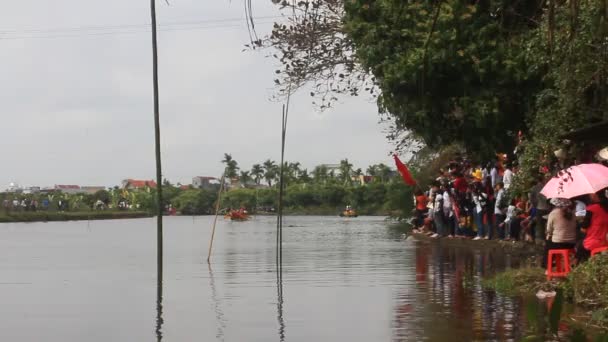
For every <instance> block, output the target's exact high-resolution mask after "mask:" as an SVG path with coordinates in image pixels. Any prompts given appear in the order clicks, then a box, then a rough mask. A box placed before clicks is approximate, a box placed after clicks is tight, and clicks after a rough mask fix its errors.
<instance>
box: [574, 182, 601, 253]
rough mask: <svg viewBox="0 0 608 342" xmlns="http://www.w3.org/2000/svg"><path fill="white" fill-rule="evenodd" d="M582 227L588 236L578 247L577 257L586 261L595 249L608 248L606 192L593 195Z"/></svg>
mask: <svg viewBox="0 0 608 342" xmlns="http://www.w3.org/2000/svg"><path fill="white" fill-rule="evenodd" d="M581 227H582V231H583V232H585V233H586V235H585V239H584V240H582V241H581V242H579V244H578V246H577V249H576V254H577V255H576V257H577V259H578V260H579V261H584V260H587V259H588V258H589V256H590V255H591V251H593V250H594V249H596V248H600V247H607V246H608V240H607V238H608V198H606V191H605V190H602V191H600V192H598V193H596V194H593V195H591V204H589V205H588V206H587V213H586V215H585V219H584V221H583V223H582V225H581Z"/></svg>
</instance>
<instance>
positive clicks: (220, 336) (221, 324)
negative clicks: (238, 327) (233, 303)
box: [207, 263, 226, 341]
mask: <svg viewBox="0 0 608 342" xmlns="http://www.w3.org/2000/svg"><path fill="white" fill-rule="evenodd" d="M207 266H208V268H209V286H210V287H211V300H212V301H213V311H215V318H216V320H217V331H216V333H215V338H216V339H217V340H218V341H224V329H226V320H225V318H224V312H223V311H222V307H221V303H220V299H219V297H218V295H217V289H216V287H215V277H214V276H213V269H211V264H210V263H207Z"/></svg>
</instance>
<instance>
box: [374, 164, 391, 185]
mask: <svg viewBox="0 0 608 342" xmlns="http://www.w3.org/2000/svg"><path fill="white" fill-rule="evenodd" d="M377 170H378V177H380V179H381V180H382V181H383V182H388V181H389V179H390V178H391V175H392V174H393V170H391V168H390V167H388V166H387V165H385V164H382V163H380V164H378V165H377Z"/></svg>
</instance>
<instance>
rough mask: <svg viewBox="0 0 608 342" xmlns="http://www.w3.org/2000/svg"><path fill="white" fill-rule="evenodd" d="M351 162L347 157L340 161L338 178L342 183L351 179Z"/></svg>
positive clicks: (346, 182)
mask: <svg viewBox="0 0 608 342" xmlns="http://www.w3.org/2000/svg"><path fill="white" fill-rule="evenodd" d="M352 173H353V164H351V163H349V162H348V159H343V160H341V161H340V178H341V180H342V182H343V183H344V185H346V184H348V183H350V182H351V181H352V178H351V177H352Z"/></svg>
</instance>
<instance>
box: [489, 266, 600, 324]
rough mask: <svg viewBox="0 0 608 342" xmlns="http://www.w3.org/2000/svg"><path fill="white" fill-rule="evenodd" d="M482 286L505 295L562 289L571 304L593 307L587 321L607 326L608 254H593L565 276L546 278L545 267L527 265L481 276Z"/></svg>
mask: <svg viewBox="0 0 608 342" xmlns="http://www.w3.org/2000/svg"><path fill="white" fill-rule="evenodd" d="M483 286H484V287H486V288H489V289H493V290H495V291H496V292H499V293H502V294H505V295H530V294H535V293H537V292H538V291H539V290H543V291H553V290H556V289H561V290H563V293H564V296H565V297H566V298H568V299H569V300H571V301H572V302H573V303H575V304H577V305H581V306H583V307H585V308H588V309H592V310H594V311H592V313H591V315H590V316H589V317H588V319H589V323H591V324H593V325H594V326H595V327H599V328H602V329H608V256H605V255H600V256H596V257H593V258H591V259H590V260H589V261H587V262H585V263H582V264H580V265H578V266H576V267H574V268H573V270H572V272H570V274H569V275H568V277H567V278H566V279H561V280H555V281H547V280H546V277H545V275H544V269H542V268H539V267H529V266H528V267H522V268H516V269H509V270H507V271H505V272H502V273H498V274H496V275H494V276H493V277H491V278H488V279H484V281H483Z"/></svg>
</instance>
